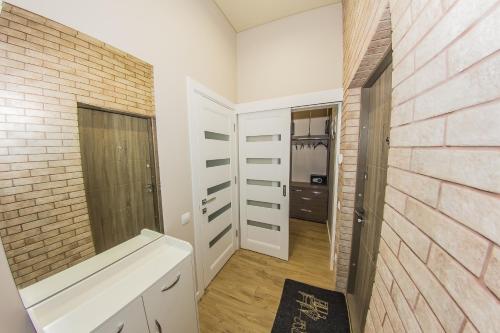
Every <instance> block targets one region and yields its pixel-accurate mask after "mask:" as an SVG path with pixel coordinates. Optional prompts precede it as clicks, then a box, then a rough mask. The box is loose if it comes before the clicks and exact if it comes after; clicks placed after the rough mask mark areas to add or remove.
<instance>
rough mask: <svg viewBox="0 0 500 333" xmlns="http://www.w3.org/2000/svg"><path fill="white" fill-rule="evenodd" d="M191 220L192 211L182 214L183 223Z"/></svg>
mask: <svg viewBox="0 0 500 333" xmlns="http://www.w3.org/2000/svg"><path fill="white" fill-rule="evenodd" d="M189 222H191V213H190V212H187V213H184V214H182V216H181V224H182V225H186V224H188V223H189Z"/></svg>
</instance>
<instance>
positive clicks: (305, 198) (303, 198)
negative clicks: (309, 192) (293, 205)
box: [300, 197, 312, 201]
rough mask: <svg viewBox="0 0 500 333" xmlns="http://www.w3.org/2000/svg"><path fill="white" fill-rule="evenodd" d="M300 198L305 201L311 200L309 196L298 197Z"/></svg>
mask: <svg viewBox="0 0 500 333" xmlns="http://www.w3.org/2000/svg"><path fill="white" fill-rule="evenodd" d="M300 198H301V199H302V200H306V201H309V200H312V199H311V198H308V197H300Z"/></svg>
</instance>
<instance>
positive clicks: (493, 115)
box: [337, 0, 500, 332]
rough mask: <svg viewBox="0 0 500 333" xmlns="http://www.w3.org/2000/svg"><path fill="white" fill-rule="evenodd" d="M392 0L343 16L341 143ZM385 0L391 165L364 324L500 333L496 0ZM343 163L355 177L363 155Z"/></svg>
mask: <svg viewBox="0 0 500 333" xmlns="http://www.w3.org/2000/svg"><path fill="white" fill-rule="evenodd" d="M386 5H387V2H384V1H375V0H372V1H354V0H345V1H344V11H345V12H346V15H345V16H344V20H345V23H344V24H345V26H351V25H352V26H354V25H358V27H356V28H350V29H344V33H345V36H344V39H345V41H346V45H345V48H346V49H345V53H346V58H345V59H346V61H345V73H344V74H345V80H344V84H345V87H347V88H348V89H346V92H345V96H346V100H345V107H344V110H345V111H346V114H349V113H350V114H352V116H350V115H344V116H345V120H343V129H344V128H345V131H346V132H345V133H344V134H343V136H342V139H344V138H345V139H344V141H343V142H342V143H341V146H343V147H345V148H344V149H345V151H346V152H347V151H350V150H353V152H352V153H353V154H354V150H355V149H356V148H355V147H356V144H357V141H356V139H355V138H354V139H352V140H351V137H348V134H347V131H350V132H352V133H356V130H355V129H354V128H351V127H355V125H353V123H354V121H351V119H357V117H358V112H359V89H357V88H350V89H349V87H350V86H351V82H352V80H353V78H354V77H355V75H356V71H357V68H358V67H359V65H360V63H361V59H363V55H364V53H366V49H367V45H368V44H369V41H370V40H371V35H370V34H373V33H374V32H375V30H376V29H375V28H374V27H373V26H375V25H376V23H375V22H376V21H378V20H380V17H382V14H381V12H382V9H381V8H382V7H383V6H386ZM389 5H390V15H391V18H390V19H391V25H392V48H393V94H392V113H391V147H390V151H389V165H390V168H389V171H388V180H387V182H388V184H387V188H386V194H385V195H386V197H385V207H384V222H383V226H382V239H381V243H380V248H379V255H378V261H377V272H376V276H375V282H374V288H373V292H372V297H371V302H370V307H369V312H368V316H367V319H366V326H365V331H366V332H382V331H384V332H386V331H387V332H500V315H499V313H500V301H499V297H500V282H499V281H500V172H499V170H500V149H499V147H500V84H499V83H500V53H499V49H500V38H499V36H498V32H499V31H500V2H499V1H498V0H480V1H478V0H391V1H390V3H389ZM360 26H361V27H360ZM356 41H357V42H356ZM362 44H363V45H365V46H364V47H363V46H362ZM342 139H341V140H342ZM346 157H347V156H346ZM346 157H345V158H346ZM353 163H354V162H353ZM344 168H345V172H344V173H345V175H344V178H345V179H351V178H352V177H351V172H353V171H355V169H356V167H355V164H354V167H352V165H346V166H344ZM347 170H348V171H347ZM346 175H347V177H346ZM341 184H342V183H341ZM345 184H349V185H348V186H349V187H345V188H343V189H342V192H343V193H344V203H343V206H342V207H343V208H344V207H346V209H345V212H343V213H342V214H341V216H342V215H344V214H347V215H346V217H348V218H349V219H350V218H351V216H350V214H351V213H352V209H347V208H349V207H351V206H350V205H351V203H350V200H352V196H351V195H350V193H351V191H353V190H354V184H353V183H352V182H351V181H349V182H348V183H345V182H344V185H345ZM341 186H342V185H341ZM345 194H348V195H347V197H346V196H345ZM344 222H345V223H346V224H347V223H348V220H345V221H342V219H341V220H339V221H337V224H338V227H339V228H343V227H344V226H343V223H344ZM351 223H352V219H351ZM345 228H346V229H348V226H345ZM347 233H348V230H346V234H347ZM340 238H342V235H341V236H340ZM348 246H349V244H347V243H345V244H344V242H343V241H342V239H341V243H340V247H345V250H346V251H347V250H348ZM339 255H340V254H339ZM341 264H342V265H343V264H345V263H343V262H342V261H340V259H339V260H338V265H341ZM341 271H342V270H341ZM338 287H340V288H339V289H341V288H342V287H343V285H340V286H338Z"/></svg>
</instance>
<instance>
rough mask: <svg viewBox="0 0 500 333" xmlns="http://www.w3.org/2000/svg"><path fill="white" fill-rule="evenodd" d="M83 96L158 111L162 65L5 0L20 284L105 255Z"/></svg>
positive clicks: (7, 126)
mask: <svg viewBox="0 0 500 333" xmlns="http://www.w3.org/2000/svg"><path fill="white" fill-rule="evenodd" d="M77 103H85V104H88V105H93V106H97V107H103V108H108V109H113V110H118V111H124V112H129V113H136V114H142V115H153V114H154V103H153V69H152V66H151V65H149V64H147V63H145V62H143V61H141V60H139V59H137V58H135V57H133V56H131V55H128V54H126V53H124V52H122V51H120V50H117V49H116V48H114V47H112V46H110V45H107V44H105V43H103V42H100V41H98V40H95V39H94V38H91V37H89V36H87V35H85V34H82V33H80V32H78V31H76V30H74V29H71V28H68V27H66V26H63V25H61V24H59V23H57V22H54V21H51V20H49V19H46V18H44V17H41V16H39V15H36V14H33V13H30V12H27V11H25V10H23V9H21V8H18V7H15V6H12V5H9V4H6V3H4V5H3V11H2V13H1V14H0V235H1V239H2V242H3V246H4V248H5V251H6V254H7V258H8V261H9V264H10V267H11V270H12V273H13V276H14V279H15V281H16V284H17V285H18V286H20V287H24V286H27V285H29V284H32V283H33V282H36V281H39V280H41V279H43V278H45V277H47V276H49V275H51V274H54V273H55V272H58V271H61V270H63V269H65V268H67V267H69V266H71V265H73V264H75V263H78V262H80V261H82V260H85V259H86V258H89V257H91V256H92V255H94V254H95V252H94V246H93V242H92V237H91V232H90V224H89V216H88V214H87V204H86V199H85V189H84V185H83V178H82V166H81V156H80V148H79V137H78V123H77Z"/></svg>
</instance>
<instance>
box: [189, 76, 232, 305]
mask: <svg viewBox="0 0 500 333" xmlns="http://www.w3.org/2000/svg"><path fill="white" fill-rule="evenodd" d="M186 88H187V104H188V105H187V109H188V121H189V150H190V157H191V193H192V219H191V220H192V221H191V222H192V223H193V229H194V258H195V268H196V269H195V271H196V273H195V275H196V299H197V300H199V299H200V298H201V296H203V294H204V292H205V288H206V287H207V283H206V281H205V276H204V270H203V261H204V258H205V254H204V253H203V251H201V249H202V240H203V235H202V230H201V223H200V221H203V215H202V213H201V209H200V208H201V200H202V199H203V196H202V195H201V193H200V191H199V189H200V183H201V182H200V179H201V175H200V172H199V170H198V168H197V166H198V162H199V156H201V155H202V152H201V150H200V147H199V145H198V138H197V136H196V130H197V128H198V126H197V125H198V117H197V113H198V109H197V102H196V98H197V97H198V96H202V97H205V98H208V99H209V100H211V101H213V102H215V103H217V104H219V105H221V106H223V107H225V108H228V109H230V110H232V111H235V105H234V104H233V103H232V102H231V101H229V100H228V99H226V98H224V97H222V96H220V95H219V94H217V93H215V92H214V91H212V90H211V89H209V88H207V87H206V86H204V85H203V84H201V83H199V82H197V81H196V80H194V79H192V78H190V77H186ZM234 115H235V124H234V126H235V127H234V140H233V144H232V148H231V149H232V154H233V155H234V156H236V161H238V128H237V126H238V124H237V121H236V111H235V113H234ZM235 166H236V167H235V168H233V169H232V170H233V175H232V178H234V179H235V180H236V181H234V180H232V181H234V182H233V185H234V186H235V187H234V189H235V190H234V191H233V197H232V199H231V201H232V202H233V203H234V208H233V209H234V212H235V214H233V221H232V225H233V229H234V230H236V237H235V242H234V250H236V249H238V248H239V247H240V240H239V237H238V236H239V211H240V207H239V182H238V179H239V171H238V163H236V164H235Z"/></svg>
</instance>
